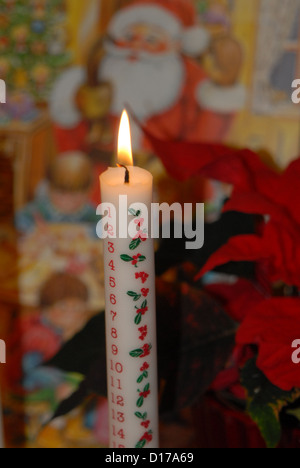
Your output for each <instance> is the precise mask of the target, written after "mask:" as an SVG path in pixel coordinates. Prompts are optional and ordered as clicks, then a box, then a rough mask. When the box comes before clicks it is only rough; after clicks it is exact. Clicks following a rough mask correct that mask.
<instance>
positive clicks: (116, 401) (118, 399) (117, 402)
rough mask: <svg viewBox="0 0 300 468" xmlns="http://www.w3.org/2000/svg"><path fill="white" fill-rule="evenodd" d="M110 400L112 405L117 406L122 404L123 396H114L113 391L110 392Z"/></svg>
mask: <svg viewBox="0 0 300 468" xmlns="http://www.w3.org/2000/svg"><path fill="white" fill-rule="evenodd" d="M111 397H112V398H111V401H112V403H113V404H114V405H118V406H122V407H123V406H124V398H123V397H122V396H117V397H116V398H115V395H114V393H112V394H111Z"/></svg>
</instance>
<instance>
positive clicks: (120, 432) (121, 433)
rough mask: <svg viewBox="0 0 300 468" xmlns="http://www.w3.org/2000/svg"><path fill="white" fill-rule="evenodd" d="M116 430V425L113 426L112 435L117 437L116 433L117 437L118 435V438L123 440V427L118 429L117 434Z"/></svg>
mask: <svg viewBox="0 0 300 468" xmlns="http://www.w3.org/2000/svg"><path fill="white" fill-rule="evenodd" d="M116 432H117V429H116V426H113V435H114V437H117V435H118V437H120V439H123V440H124V439H125V434H124V431H123V429H120V430H119V431H118V433H117V434H116Z"/></svg>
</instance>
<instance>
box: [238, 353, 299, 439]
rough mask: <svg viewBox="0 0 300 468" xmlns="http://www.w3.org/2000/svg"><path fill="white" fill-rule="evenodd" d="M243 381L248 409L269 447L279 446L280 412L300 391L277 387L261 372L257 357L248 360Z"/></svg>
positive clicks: (294, 399)
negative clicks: (288, 390) (287, 390)
mask: <svg viewBox="0 0 300 468" xmlns="http://www.w3.org/2000/svg"><path fill="white" fill-rule="evenodd" d="M241 382H242V385H243V386H244V387H245V389H246V391H247V395H248V401H247V411H248V413H249V415H250V416H251V418H252V419H253V420H254V421H255V422H256V424H257V425H258V427H259V429H260V431H261V434H262V436H263V437H264V439H265V441H266V444H267V446H268V447H269V448H275V447H277V446H278V444H279V442H280V438H281V424H280V412H281V410H282V409H283V408H284V407H285V406H288V405H289V404H290V403H293V402H294V401H296V400H297V399H298V398H299V394H300V391H299V390H297V391H296V390H295V391H291V392H286V391H284V390H280V389H279V388H278V387H275V386H274V385H273V384H272V383H271V382H270V381H269V380H268V379H267V377H266V376H265V375H264V374H263V372H261V371H260V370H259V369H258V367H257V365H256V359H251V360H250V361H248V362H247V364H246V365H245V367H244V368H243V370H242V373H241Z"/></svg>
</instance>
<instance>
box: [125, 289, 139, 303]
mask: <svg viewBox="0 0 300 468" xmlns="http://www.w3.org/2000/svg"><path fill="white" fill-rule="evenodd" d="M127 295H128V296H129V297H132V298H133V300H134V302H137V301H139V300H140V298H141V297H142V295H141V294H137V293H136V292H134V291H128V293H127Z"/></svg>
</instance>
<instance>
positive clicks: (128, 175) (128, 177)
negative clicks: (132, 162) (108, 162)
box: [117, 164, 130, 184]
mask: <svg viewBox="0 0 300 468" xmlns="http://www.w3.org/2000/svg"><path fill="white" fill-rule="evenodd" d="M117 166H118V167H123V168H124V169H125V184H129V180H130V174H129V170H128V168H127V167H126V166H123V164H117Z"/></svg>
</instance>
